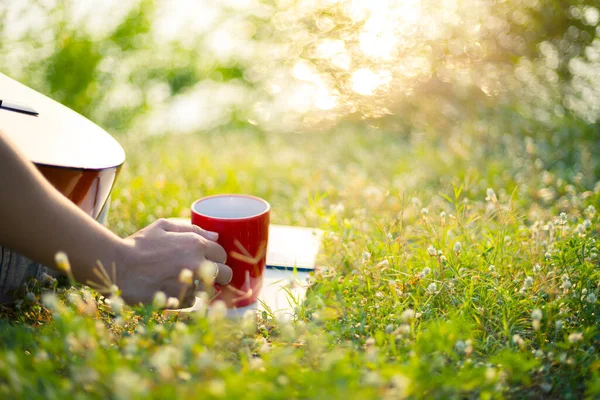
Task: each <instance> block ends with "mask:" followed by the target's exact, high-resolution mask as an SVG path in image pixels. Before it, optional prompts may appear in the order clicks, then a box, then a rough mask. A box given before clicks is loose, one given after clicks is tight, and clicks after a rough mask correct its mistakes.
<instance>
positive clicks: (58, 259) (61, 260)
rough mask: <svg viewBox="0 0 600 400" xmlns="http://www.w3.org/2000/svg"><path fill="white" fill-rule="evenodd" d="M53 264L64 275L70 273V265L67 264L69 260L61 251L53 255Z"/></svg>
mask: <svg viewBox="0 0 600 400" xmlns="http://www.w3.org/2000/svg"><path fill="white" fill-rule="evenodd" d="M54 262H55V263H56V267H57V268H58V269H59V270H61V271H63V272H66V273H70V272H71V264H70V263H69V258H68V257H67V254H66V253H65V252H63V251H59V252H58V253H56V254H55V255H54Z"/></svg>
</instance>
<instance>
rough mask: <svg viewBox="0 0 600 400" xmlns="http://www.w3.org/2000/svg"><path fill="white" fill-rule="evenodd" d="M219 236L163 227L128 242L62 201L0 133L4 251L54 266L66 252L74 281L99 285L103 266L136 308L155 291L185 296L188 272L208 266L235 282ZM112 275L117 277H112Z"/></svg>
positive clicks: (175, 226)
mask: <svg viewBox="0 0 600 400" xmlns="http://www.w3.org/2000/svg"><path fill="white" fill-rule="evenodd" d="M216 239H217V236H216V234H215V233H212V232H207V231H204V230H202V229H200V228H198V227H195V226H192V225H186V224H177V223H174V222H170V221H165V220H159V221H157V222H156V223H154V224H152V225H150V226H148V227H146V228H144V229H142V230H141V231H140V232H137V233H136V234H134V235H132V236H130V237H129V238H126V239H122V238H120V237H119V236H117V235H115V234H114V233H112V232H111V231H110V230H108V229H106V228H105V227H104V226H102V225H101V224H99V223H98V222H96V221H95V220H94V219H93V218H91V217H90V216H88V215H87V214H85V213H84V212H83V211H82V210H80V209H79V208H78V207H77V206H75V205H74V204H73V203H71V202H70V201H69V200H68V199H67V198H65V197H64V196H62V195H61V194H60V193H59V192H58V191H57V190H56V189H54V188H53V187H52V185H50V183H48V182H47V181H46V179H45V178H44V177H43V176H42V175H41V173H40V172H39V171H38V170H37V169H36V168H35V167H34V166H33V165H32V164H31V163H30V162H29V161H28V160H26V159H25V157H24V156H23V155H22V154H21V153H20V152H19V151H18V149H17V148H16V147H15V146H14V145H13V144H12V143H11V142H10V141H9V140H8V138H7V137H6V136H5V135H4V134H2V133H1V132H0V245H2V246H6V247H9V248H11V249H12V250H15V251H18V252H19V253H21V254H23V255H25V256H26V257H28V258H31V259H33V260H35V261H37V262H40V263H42V264H44V265H47V266H49V267H53V266H54V256H55V254H56V253H57V252H58V251H63V252H65V253H66V254H67V255H68V257H69V261H70V265H71V271H72V273H73V276H74V277H75V279H76V280H77V281H79V282H81V283H87V282H96V283H100V282H99V278H98V275H97V274H96V273H95V272H94V269H95V268H96V266H97V262H98V261H100V262H101V263H102V264H103V265H104V266H106V267H107V269H108V270H109V272H110V266H111V265H113V263H114V265H115V271H116V274H115V275H116V276H115V278H116V279H115V280H116V282H113V283H115V284H116V285H117V286H118V287H119V288H120V289H121V291H122V296H123V298H124V300H125V301H126V302H128V303H130V304H135V303H138V302H143V303H148V302H151V301H152V298H153V296H154V293H155V292H156V291H159V290H161V291H163V292H165V293H166V294H167V295H168V296H173V297H179V295H180V293H181V291H182V283H181V282H179V279H178V278H179V273H180V271H181V270H182V269H183V268H188V269H192V270H194V269H196V268H197V267H198V265H199V264H200V263H201V262H202V261H203V260H210V261H213V262H216V263H217V264H218V266H219V274H218V277H217V281H218V282H219V283H225V284H226V283H228V282H229V281H230V280H231V269H229V267H227V266H226V265H224V263H225V261H226V253H225V251H224V250H223V248H222V247H221V246H220V245H218V244H217V243H216V242H215V240H216ZM109 275H110V273H109Z"/></svg>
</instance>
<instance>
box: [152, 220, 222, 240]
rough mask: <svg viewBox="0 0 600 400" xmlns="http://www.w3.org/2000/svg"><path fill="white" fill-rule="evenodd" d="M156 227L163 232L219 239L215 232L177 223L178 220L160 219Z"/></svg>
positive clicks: (185, 223)
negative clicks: (187, 233)
mask: <svg viewBox="0 0 600 400" xmlns="http://www.w3.org/2000/svg"><path fill="white" fill-rule="evenodd" d="M157 224H158V226H159V227H161V228H162V229H164V230H165V232H179V233H185V232H192V233H195V234H197V235H200V236H202V237H203V238H205V239H208V240H212V241H215V240H217V239H218V238H219V234H218V233H216V232H211V231H207V230H204V229H202V228H200V227H199V226H196V225H192V224H190V223H188V222H183V221H178V220H170V219H160V220H158V222H157Z"/></svg>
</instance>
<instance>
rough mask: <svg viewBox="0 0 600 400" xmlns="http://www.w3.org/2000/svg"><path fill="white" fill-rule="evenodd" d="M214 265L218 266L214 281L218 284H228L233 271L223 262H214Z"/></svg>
mask: <svg viewBox="0 0 600 400" xmlns="http://www.w3.org/2000/svg"><path fill="white" fill-rule="evenodd" d="M215 265H216V266H217V268H218V272H217V276H216V278H215V282H217V283H218V284H219V285H228V284H229V283H230V282H231V279H232V278H233V271H232V270H231V268H229V267H228V266H227V265H225V264H221V263H215Z"/></svg>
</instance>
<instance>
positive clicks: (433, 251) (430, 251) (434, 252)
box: [427, 246, 437, 257]
mask: <svg viewBox="0 0 600 400" xmlns="http://www.w3.org/2000/svg"><path fill="white" fill-rule="evenodd" d="M427 253H428V254H429V255H430V256H432V257H433V256H435V255H437V250H436V249H435V247H433V246H429V247H428V248H427Z"/></svg>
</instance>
